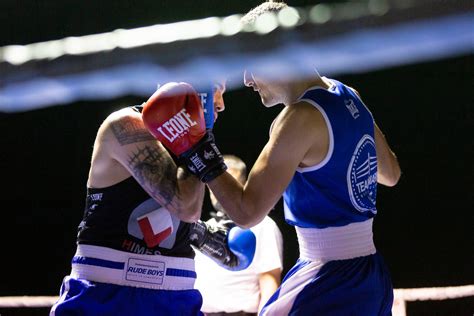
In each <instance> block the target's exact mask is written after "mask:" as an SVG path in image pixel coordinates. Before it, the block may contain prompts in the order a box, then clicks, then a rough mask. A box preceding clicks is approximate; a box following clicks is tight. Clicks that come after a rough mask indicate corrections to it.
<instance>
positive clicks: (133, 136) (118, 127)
mask: <svg viewBox="0 0 474 316" xmlns="http://www.w3.org/2000/svg"><path fill="white" fill-rule="evenodd" d="M111 127H112V131H113V133H114V135H115V137H116V138H117V140H118V142H119V143H120V145H122V146H123V145H127V144H132V143H138V142H143V141H148V140H153V139H154V138H153V136H152V135H151V134H150V132H148V130H147V129H146V128H145V127H144V126H143V123H141V122H140V121H138V120H136V121H135V120H129V121H127V122H126V123H124V122H120V123H116V122H114V123H111Z"/></svg>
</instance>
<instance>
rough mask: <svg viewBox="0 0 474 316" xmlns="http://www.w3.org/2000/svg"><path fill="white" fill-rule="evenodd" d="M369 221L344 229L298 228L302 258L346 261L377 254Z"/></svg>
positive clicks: (370, 220)
mask: <svg viewBox="0 0 474 316" xmlns="http://www.w3.org/2000/svg"><path fill="white" fill-rule="evenodd" d="M372 222H373V219H369V220H367V221H364V222H360V223H351V224H349V225H346V226H342V227H328V228H323V229H318V228H302V227H296V234H297V236H298V243H299V247H300V258H301V259H309V260H313V261H314V260H322V261H329V260H345V259H352V258H356V257H362V256H368V255H371V254H374V253H375V252H376V250H375V245H374V242H373V238H372Z"/></svg>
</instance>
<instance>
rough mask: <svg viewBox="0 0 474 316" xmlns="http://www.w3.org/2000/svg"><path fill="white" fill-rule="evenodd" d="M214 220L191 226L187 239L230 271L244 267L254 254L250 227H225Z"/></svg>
mask: <svg viewBox="0 0 474 316" xmlns="http://www.w3.org/2000/svg"><path fill="white" fill-rule="evenodd" d="M216 224H217V223H216V222H215V221H210V222H209V223H205V222H202V221H198V222H197V223H193V224H192V226H191V232H190V235H189V240H190V242H191V245H192V246H194V247H195V248H196V249H197V250H199V251H200V252H202V253H203V254H205V255H206V256H208V257H209V258H211V259H212V260H214V261H215V262H216V263H217V264H218V265H219V266H221V267H223V268H224V269H227V270H231V271H240V270H244V269H246V268H247V267H248V266H249V265H250V264H251V263H252V260H253V257H254V255H255V247H256V237H255V235H254V233H253V232H252V231H251V230H250V229H242V228H240V227H237V226H236V227H233V228H231V229H225V228H223V227H222V226H219V225H216Z"/></svg>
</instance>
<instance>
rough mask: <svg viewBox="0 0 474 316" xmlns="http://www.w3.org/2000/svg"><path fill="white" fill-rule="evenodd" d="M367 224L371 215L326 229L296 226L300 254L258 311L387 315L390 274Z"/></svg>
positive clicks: (324, 315)
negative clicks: (348, 223)
mask: <svg viewBox="0 0 474 316" xmlns="http://www.w3.org/2000/svg"><path fill="white" fill-rule="evenodd" d="M371 228H372V221H371V220H370V221H367V222H366V223H356V224H351V225H348V226H346V227H337V228H330V229H324V230H317V229H305V228H299V227H297V229H296V231H297V234H298V240H299V244H300V259H298V261H297V263H296V264H295V266H293V268H292V269H291V270H290V271H289V272H288V273H287V275H286V276H285V278H284V279H283V281H282V284H281V286H280V287H279V288H278V290H277V291H276V292H275V294H274V295H273V296H272V297H271V298H270V299H269V301H268V302H267V303H266V305H265V307H264V308H263V309H262V311H261V313H260V316H268V315H270V316H272V315H322V316H386V315H391V309H392V304H393V287H392V283H391V279H390V273H389V271H388V269H387V267H386V265H385V263H384V262H383V259H382V257H381V256H380V254H378V253H376V250H375V247H374V246H373V243H372V231H371ZM336 237H337V238H336ZM316 240H318V241H319V243H318V242H316Z"/></svg>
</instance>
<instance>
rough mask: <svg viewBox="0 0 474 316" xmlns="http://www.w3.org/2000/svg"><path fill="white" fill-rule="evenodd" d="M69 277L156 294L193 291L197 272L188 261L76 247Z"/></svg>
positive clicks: (98, 248) (192, 261)
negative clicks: (159, 291) (162, 291)
mask: <svg viewBox="0 0 474 316" xmlns="http://www.w3.org/2000/svg"><path fill="white" fill-rule="evenodd" d="M71 277H73V278H77V279H86V280H88V281H94V282H100V283H110V284H116V285H123V286H133V287H142V288H149V289H157V290H189V289H193V288H194V282H195V280H196V272H195V269H194V260H193V259H190V258H179V257H168V256H161V255H141V254H134V253H129V252H124V251H119V250H114V249H110V248H105V247H99V246H92V245H78V246H77V251H76V254H75V256H74V258H73V261H72V270H71Z"/></svg>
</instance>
